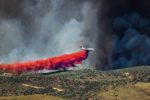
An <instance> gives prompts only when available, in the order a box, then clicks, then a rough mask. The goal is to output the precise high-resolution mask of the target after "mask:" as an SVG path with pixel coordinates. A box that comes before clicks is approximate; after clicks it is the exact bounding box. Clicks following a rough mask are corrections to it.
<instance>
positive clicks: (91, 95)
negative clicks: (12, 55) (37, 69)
mask: <svg viewBox="0 0 150 100" xmlns="http://www.w3.org/2000/svg"><path fill="white" fill-rule="evenodd" d="M130 92H131V93H130ZM134 95H135V96H134ZM0 96H1V98H0V100H12V99H13V100H14V99H15V100H19V99H17V98H24V99H25V100H28V99H29V98H40V97H42V98H43V97H45V100H50V98H51V99H52V98H55V99H53V100H61V99H64V100H66V99H69V100H70V99H73V100H78V99H82V100H88V99H90V100H116V99H117V100H130V99H129V98H131V97H132V98H133V100H135V99H136V100H141V97H143V96H144V98H142V99H143V100H148V99H149V98H150V67H149V66H139V67H133V68H125V69H119V70H111V71H97V70H92V69H82V70H73V71H66V72H60V73H53V74H50V73H49V74H24V75H19V76H4V75H2V74H1V76H0ZM20 96H21V97H20ZM46 96H47V97H46ZM48 98H49V99H48Z"/></svg>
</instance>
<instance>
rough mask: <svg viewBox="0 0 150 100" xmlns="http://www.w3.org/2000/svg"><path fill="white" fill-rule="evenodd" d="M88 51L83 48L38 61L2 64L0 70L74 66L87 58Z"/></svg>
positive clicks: (20, 70)
mask: <svg viewBox="0 0 150 100" xmlns="http://www.w3.org/2000/svg"><path fill="white" fill-rule="evenodd" d="M87 53H88V51H86V50H81V51H79V52H75V53H71V54H64V55H61V56H56V57H51V58H47V59H42V60H36V61H27V62H17V63H12V64H0V70H3V71H6V72H11V73H18V74H19V73H22V72H28V71H38V70H42V69H48V70H53V69H59V68H66V67H70V66H74V65H75V64H80V63H82V60H85V59H86V58H87Z"/></svg>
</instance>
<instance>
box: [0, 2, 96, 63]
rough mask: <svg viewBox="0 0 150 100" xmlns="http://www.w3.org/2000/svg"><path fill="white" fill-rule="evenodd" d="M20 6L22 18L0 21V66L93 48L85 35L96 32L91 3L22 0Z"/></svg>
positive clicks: (92, 41) (91, 40)
mask: <svg viewBox="0 0 150 100" xmlns="http://www.w3.org/2000/svg"><path fill="white" fill-rule="evenodd" d="M21 4H22V10H21V12H22V13H23V15H26V16H27V18H26V19H24V18H22V17H21V18H8V19H1V20H2V21H1V23H0V35H1V36H0V38H1V39H0V40H1V43H0V44H1V45H0V56H1V57H0V61H1V63H9V62H15V61H26V60H35V59H40V58H45V57H50V56H55V55H59V54H63V53H70V52H74V51H76V50H79V46H80V45H85V46H88V47H94V39H92V37H94V36H93V35H91V36H92V37H90V38H89V36H88V35H90V34H94V33H96V32H98V28H97V24H96V20H97V19H96V17H97V15H96V12H97V9H96V8H97V7H95V5H94V3H93V2H92V1H90V0H83V1H76V0H74V1H69V0H24V1H23V2H22V3H21ZM22 13H21V14H22ZM91 58H92V59H93V57H91Z"/></svg>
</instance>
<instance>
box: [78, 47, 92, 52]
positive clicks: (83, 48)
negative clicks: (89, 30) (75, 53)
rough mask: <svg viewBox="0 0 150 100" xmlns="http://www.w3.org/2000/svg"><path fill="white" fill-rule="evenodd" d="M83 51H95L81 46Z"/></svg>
mask: <svg viewBox="0 0 150 100" xmlns="http://www.w3.org/2000/svg"><path fill="white" fill-rule="evenodd" d="M80 48H81V50H87V51H94V48H85V47H83V46H80Z"/></svg>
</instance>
